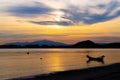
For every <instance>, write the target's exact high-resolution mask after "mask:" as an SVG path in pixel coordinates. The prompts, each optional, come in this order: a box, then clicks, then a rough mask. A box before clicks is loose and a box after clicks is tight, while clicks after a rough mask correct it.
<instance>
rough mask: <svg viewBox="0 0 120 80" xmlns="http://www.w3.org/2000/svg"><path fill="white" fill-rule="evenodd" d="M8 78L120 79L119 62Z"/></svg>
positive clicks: (53, 79)
mask: <svg viewBox="0 0 120 80" xmlns="http://www.w3.org/2000/svg"><path fill="white" fill-rule="evenodd" d="M9 80H120V63H116V64H111V65H107V66H101V67H94V68H88V69H82V70H70V71H63V72H56V73H51V74H44V75H36V76H29V77H23V78H14V79H9Z"/></svg>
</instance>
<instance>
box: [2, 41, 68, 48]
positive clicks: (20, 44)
mask: <svg viewBox="0 0 120 80" xmlns="http://www.w3.org/2000/svg"><path fill="white" fill-rule="evenodd" d="M3 46H17V47H24V46H31V47H32V46H68V44H64V43H61V42H55V41H50V40H39V41H33V42H14V43H6V44H4V45H3Z"/></svg>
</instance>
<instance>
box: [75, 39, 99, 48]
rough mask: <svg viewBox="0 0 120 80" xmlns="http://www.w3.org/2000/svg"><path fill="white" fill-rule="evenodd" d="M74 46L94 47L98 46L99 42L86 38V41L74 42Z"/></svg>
mask: <svg viewBox="0 0 120 80" xmlns="http://www.w3.org/2000/svg"><path fill="white" fill-rule="evenodd" d="M73 47H79V48H83V47H84V48H94V47H98V44H96V43H94V42H92V41H90V40H86V41H82V42H78V43H76V44H74V45H73Z"/></svg>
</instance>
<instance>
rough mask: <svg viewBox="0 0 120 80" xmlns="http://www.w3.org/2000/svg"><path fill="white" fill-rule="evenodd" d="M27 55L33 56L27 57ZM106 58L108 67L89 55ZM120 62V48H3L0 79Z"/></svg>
mask: <svg viewBox="0 0 120 80" xmlns="http://www.w3.org/2000/svg"><path fill="white" fill-rule="evenodd" d="M27 52H29V53H30V54H29V55H28V54H27ZM87 54H89V55H91V56H94V57H98V56H101V55H105V60H104V62H105V64H103V63H101V62H90V63H89V64H87V63H86V61H87V60H88V59H87V58H86V55H87ZM118 62H120V50H119V49H0V79H8V78H14V77H21V76H30V75H36V74H44V73H51V72H56V71H65V70H72V69H82V68H88V67H93V66H101V65H106V64H111V63H118Z"/></svg>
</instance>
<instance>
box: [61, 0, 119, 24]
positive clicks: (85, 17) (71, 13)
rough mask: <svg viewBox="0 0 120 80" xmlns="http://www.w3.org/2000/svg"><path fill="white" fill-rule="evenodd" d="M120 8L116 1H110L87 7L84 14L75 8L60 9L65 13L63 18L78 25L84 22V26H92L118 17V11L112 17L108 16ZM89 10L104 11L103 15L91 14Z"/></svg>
mask: <svg viewBox="0 0 120 80" xmlns="http://www.w3.org/2000/svg"><path fill="white" fill-rule="evenodd" d="M118 7H120V3H119V2H117V1H112V2H110V3H109V4H107V5H105V4H100V5H97V6H89V7H88V8H87V9H85V10H84V12H81V11H80V9H79V8H78V7H77V6H72V5H71V6H69V7H68V8H67V9H62V11H63V12H65V13H66V15H65V16H64V18H66V19H68V20H71V21H73V22H74V23H76V24H78V23H79V22H84V23H85V24H94V23H98V22H103V21H107V20H110V19H113V18H116V17H118V16H120V10H117V11H116V13H114V14H113V15H109V14H110V13H112V12H113V11H114V10H116V9H117V8H118ZM90 9H98V11H99V10H100V9H105V13H101V14H97V13H94V14H93V13H91V12H90Z"/></svg>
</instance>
